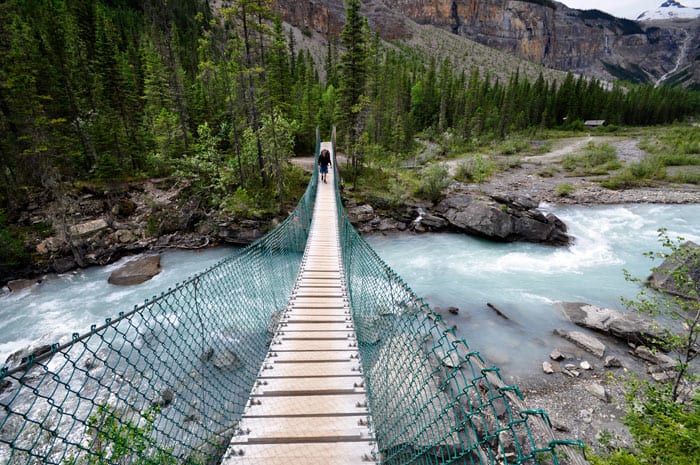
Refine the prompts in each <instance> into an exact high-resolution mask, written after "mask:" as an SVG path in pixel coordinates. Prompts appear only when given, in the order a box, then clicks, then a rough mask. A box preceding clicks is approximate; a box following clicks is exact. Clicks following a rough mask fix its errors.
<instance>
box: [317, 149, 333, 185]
mask: <svg viewBox="0 0 700 465" xmlns="http://www.w3.org/2000/svg"><path fill="white" fill-rule="evenodd" d="M318 166H319V171H320V173H321V181H323V182H324V183H325V182H326V175H327V174H328V167H329V166H331V153H330V152H329V151H328V149H323V150H321V154H320V155H319V156H318Z"/></svg>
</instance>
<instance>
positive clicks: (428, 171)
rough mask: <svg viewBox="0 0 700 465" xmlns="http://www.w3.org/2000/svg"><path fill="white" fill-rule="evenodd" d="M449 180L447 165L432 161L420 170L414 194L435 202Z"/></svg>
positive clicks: (448, 183)
mask: <svg viewBox="0 0 700 465" xmlns="http://www.w3.org/2000/svg"><path fill="white" fill-rule="evenodd" d="M451 182H452V180H451V179H450V177H449V172H448V171H447V167H446V166H445V165H444V164H442V163H434V164H432V165H429V166H428V167H427V168H424V169H423V171H422V172H421V176H420V184H419V186H418V189H417V191H416V195H418V196H420V197H423V198H425V199H428V200H431V201H433V202H435V201H437V200H438V199H439V198H440V196H441V195H442V191H443V190H444V189H445V188H447V186H449V185H450V183H451Z"/></svg>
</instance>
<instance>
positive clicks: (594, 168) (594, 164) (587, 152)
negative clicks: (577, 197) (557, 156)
mask: <svg viewBox="0 0 700 465" xmlns="http://www.w3.org/2000/svg"><path fill="white" fill-rule="evenodd" d="M562 166H563V168H564V169H565V170H566V171H568V172H570V173H571V174H573V175H576V176H588V175H600V174H606V173H608V172H609V171H612V170H616V169H620V168H621V167H622V165H621V164H620V161H619V160H618V158H617V152H616V151H615V147H613V146H612V145H610V144H607V143H603V144H595V143H593V142H589V143H588V145H587V146H586V148H585V149H584V150H583V152H582V153H580V154H573V153H572V154H567V155H565V156H564V157H563V158H562Z"/></svg>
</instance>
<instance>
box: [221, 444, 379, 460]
mask: <svg viewBox="0 0 700 465" xmlns="http://www.w3.org/2000/svg"><path fill="white" fill-rule="evenodd" d="M372 453H373V446H372V445H371V444H369V443H366V444H365V443H356V442H346V443H343V442H335V443H300V444H248V445H242V446H234V447H232V448H231V449H229V451H227V453H226V455H225V456H224V460H223V462H222V465H309V464H319V465H320V464H323V465H367V464H368V463H372V462H368V461H367V459H366V457H369V456H371V455H372Z"/></svg>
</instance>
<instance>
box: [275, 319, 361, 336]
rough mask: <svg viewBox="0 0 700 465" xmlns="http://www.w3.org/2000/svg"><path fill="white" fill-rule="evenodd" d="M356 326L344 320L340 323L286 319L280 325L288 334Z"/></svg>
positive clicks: (350, 329)
mask: <svg viewBox="0 0 700 465" xmlns="http://www.w3.org/2000/svg"><path fill="white" fill-rule="evenodd" d="M353 330H354V327H353V325H352V323H351V322H347V321H343V322H340V323H320V322H316V323H296V322H293V321H286V322H284V323H283V325H282V326H281V327H280V331H284V333H285V334H288V333H289V332H292V331H346V332H347V331H353Z"/></svg>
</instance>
